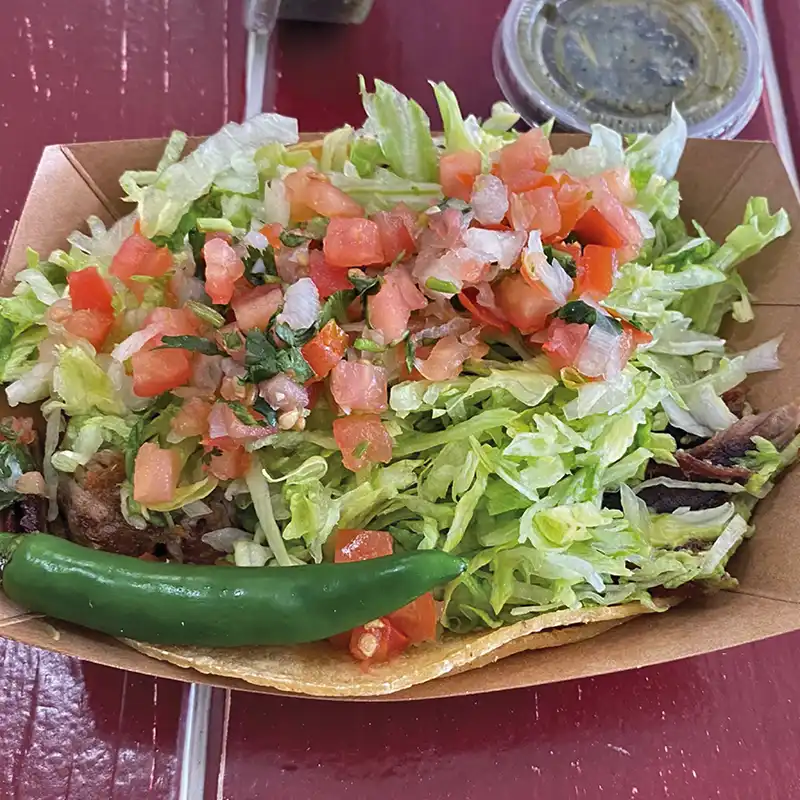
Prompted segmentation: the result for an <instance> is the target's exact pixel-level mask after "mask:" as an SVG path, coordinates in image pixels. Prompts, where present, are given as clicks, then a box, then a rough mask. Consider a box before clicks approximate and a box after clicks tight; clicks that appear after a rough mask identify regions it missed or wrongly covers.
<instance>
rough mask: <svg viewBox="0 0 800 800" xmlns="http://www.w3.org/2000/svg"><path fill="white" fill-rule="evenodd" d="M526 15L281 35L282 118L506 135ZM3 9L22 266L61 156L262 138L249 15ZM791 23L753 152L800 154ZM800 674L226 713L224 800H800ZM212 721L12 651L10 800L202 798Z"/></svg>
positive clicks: (6, 737)
mask: <svg viewBox="0 0 800 800" xmlns="http://www.w3.org/2000/svg"><path fill="white" fill-rule="evenodd" d="M505 5H506V3H505V2H503V1H502V0H461V2H454V0H376V5H375V8H374V10H373V13H372V15H371V17H370V18H369V20H368V21H367V23H366V24H365V25H363V26H362V27H359V28H336V27H327V26H317V25H302V24H286V25H281V26H280V27H279V30H278V33H277V37H276V40H275V43H274V49H273V62H274V63H273V67H274V69H273V73H272V76H271V79H270V85H269V86H268V89H267V93H266V94H267V102H268V104H272V103H274V104H275V105H276V106H277V107H278V108H279V109H280V110H281V111H283V112H284V113H287V114H291V115H296V116H298V117H299V118H300V122H301V126H302V127H303V128H305V129H307V130H321V129H326V128H330V127H333V126H335V125H338V124H340V123H342V122H345V121H351V122H352V121H359V120H360V119H361V116H362V114H361V110H360V107H359V103H358V99H357V78H356V76H357V75H358V73H359V72H362V73H363V74H364V75H366V76H367V77H368V78H370V77H375V76H377V77H382V78H384V79H386V80H389V81H392V82H394V83H396V84H397V85H398V86H399V87H400V88H401V89H403V90H404V91H407V92H410V93H413V94H415V95H417V96H420V97H425V96H426V95H427V89H426V86H425V81H426V79H427V78H434V79H437V80H442V79H443V80H446V81H448V82H449V83H450V85H451V86H452V87H453V88H454V89H455V90H456V91H457V92H458V94H459V98H460V99H461V101H462V107H463V108H464V109H465V111H472V112H475V113H477V114H484V113H486V111H487V110H488V108H489V106H490V104H491V102H492V101H494V100H495V99H497V98H498V96H499V91H498V89H497V86H496V84H495V82H494V79H493V77H492V73H491V65H490V44H491V36H492V33H493V31H494V29H495V27H496V25H497V22H498V20H499V18H500V16H501V14H502V12H503V10H504V7H505ZM755 6H756V8H755V9H754V10H756V11H758V9H759V8H760V3H756V4H755ZM2 7H3V12H4V13H3V21H4V24H3V26H2V29H0V45H2V46H0V75H2V77H3V81H2V83H1V84H0V123H1V124H0V186H1V187H2V192H3V195H2V200H0V242H2V246H4V245H5V242H6V240H7V237H8V234H9V232H10V230H11V227H12V225H13V222H14V220H15V218H16V215H17V213H18V211H19V209H20V208H21V206H22V203H23V201H24V198H25V193H26V190H27V187H28V184H29V182H30V179H31V177H32V174H33V170H34V167H35V164H36V161H37V159H38V157H39V153H40V151H41V148H42V147H43V146H44V145H46V144H52V143H55V142H64V141H88V140H98V139H114V138H133V137H140V136H162V135H165V134H167V133H168V132H169V131H170V129H172V128H173V127H179V128H182V129H183V130H186V131H187V132H189V133H193V134H206V133H210V132H212V131H213V130H214V129H216V128H217V127H219V126H220V125H221V124H222V123H223V122H224V121H226V120H228V119H239V118H240V117H241V114H242V111H243V107H244V45H245V34H244V30H243V28H242V25H241V22H240V20H241V10H240V8H239V4H238V2H237V0H214V1H213V2H212V1H211V0H208V2H203V3H200V2H197V0H70V2H65V0H38V2H35V3H34V2H31V0H3V4H2ZM768 10H769V15H770V16H769V23H770V29H771V31H772V42H773V46H774V51H775V58H776V62H777V65H778V76H777V84H773V88H774V87H775V85H780V86H781V88H782V99H783V103H782V104H781V103H780V102H779V100H780V98H779V97H778V96H776V95H775V94H774V93H773V95H772V96H771V97H769V98H767V99H766V100H765V102H764V103H763V104H762V107H761V108H760V109H759V111H758V113H757V115H756V117H755V118H754V119H753V121H752V122H751V123H750V124H749V125H748V127H747V129H746V131H745V134H744V136H745V137H748V138H770V137H772V138H776V139H777V140H780V141H783V142H784V143H785V144H786V145H787V146H786V147H785V150H786V154H787V156H788V155H789V153H790V151H791V148H792V146H793V147H794V149H795V152H797V153H798V154H800V150H798V145H800V137H798V138H797V139H795V141H794V142H792V141H791V139H790V138H786V135H787V130H788V129H787V127H786V125H785V123H784V120H783V110H782V108H781V105H783V106H784V107H785V111H786V113H787V115H788V117H789V120H790V122H791V123H792V124H791V125H790V126H789V128H792V127H794V128H795V129H796V130H797V129H798V127H797V126H798V123H800V82H798V81H797V79H792V77H791V76H792V74H793V70H796V69H797V68H800V55H798V49H797V48H796V47H794V46H793V42H794V36H793V33H792V31H796V30H797V25H798V24H800V14H798V11H797V4H796V0H770V7H769V9H768ZM781 81H782V85H781ZM426 105H427V107H428V110H429V111H430V106H431V103H430V102H428V103H427V104H426ZM53 202H58V198H53ZM0 249H2V248H1V247H0ZM798 663H800V634H795V635H789V636H784V637H780V638H778V639H774V640H770V641H767V642H763V643H760V644H755V645H748V646H745V647H740V648H737V649H735V650H732V651H730V652H723V653H718V654H714V655H710V656H704V657H701V658H695V659H691V660H687V661H683V662H678V663H673V664H666V665H663V666H660V667H654V668H649V669H643V670H639V671H637V672H625V673H620V674H616V675H609V676H603V677H599V678H593V679H588V680H582V681H571V682H567V683H562V684H557V685H553V686H546V687H540V688H538V689H530V690H520V691H514V692H507V693H503V694H499V695H491V696H485V697H473V698H456V699H450V700H440V701H423V702H414V703H404V704H391V705H385V704H366V703H348V704H342V703H330V702H319V701H308V700H293V699H283V698H274V697H267V696H255V695H249V694H246V693H230V692H223V691H221V690H220V691H216V690H215V691H214V692H213V694H212V697H211V713H210V721H209V728H208V743H207V752H206V753H205V754H201V755H205V756H206V764H205V787H206V792H205V795H206V796H207V797H212V798H213V797H220V798H221V797H224V798H231V799H232V800H233V799H235V800H240V799H247V798H266V797H269V798H272V799H274V800H283V799H284V798H285V799H286V800H289V799H294V798H297V799H298V800H306V798H317V797H319V798H332V799H334V800H335V798H339V797H342V798H343V797H345V796H347V797H351V798H354V800H359V799H360V798H364V799H365V800H367V799H368V800H371V799H372V798H380V799H381V800H394V798H398V799H399V798H404V799H405V798H419V799H420V800H421V799H422V798H437V799H438V798H448V797H453V798H459V800H471V799H472V798H476V799H477V798H480V799H481V800H483V799H484V798H486V797H487V796H489V795H490V794H493V795H495V796H496V797H498V798H529V797H542V798H553V800H562V798H564V799H566V798H587V800H594V799H595V798H600V799H603V798H614V799H615V800H617V799H623V798H631V799H632V800H661V798H673V799H674V798H677V800H690V799H691V800H694V799H695V798H697V800H703V799H704V798H714V797H721V798H726V800H739V799H741V800H750V799H751V798H754V799H756V800H771V799H772V798H774V799H775V800H789V799H790V798H795V797H800V767H798V764H800V758H799V757H800V725H798V724H797V717H798V709H800V678H798V670H797V664H798ZM189 702H190V698H189V688H188V686H186V685H183V684H177V683H173V682H171V681H165V680H157V679H153V678H147V677H142V676H138V675H132V674H128V673H124V672H120V671H115V670H111V669H107V668H103V667H98V666H95V665H92V664H86V663H82V662H79V661H75V660H73V659H68V658H64V657H61V656H58V655H54V654H51V653H46V652H43V651H39V650H35V649H31V648H27V647H24V646H21V645H16V644H12V643H9V642H6V641H5V640H0V800H7V799H8V800H10V799H11V798H15V799H18V800H58V799H60V798H71V799H72V798H74V800H95V799H97V800H102V799H105V798H114V799H115V800H116V799H117V798H136V799H137V800H139V799H140V798H175V797H178V796H179V791H180V790H179V787H180V784H181V761H182V757H183V756H184V755H185V754H186V751H185V749H184V744H185V739H186V736H185V733H186V730H185V724H184V723H185V721H186V710H187V708H188V707H189ZM195 755H197V754H196V753H195ZM200 768H202V762H201V765H200ZM194 777H195V778H196V777H197V776H196V775H195V776H194ZM201 777H202V776H201ZM184 778H185V774H184ZM201 794H202V792H201V791H200V790H195V791H194V792H193V793H190V794H186V795H184V796H186V797H189V798H190V800H194V798H199V797H200V795H201Z"/></svg>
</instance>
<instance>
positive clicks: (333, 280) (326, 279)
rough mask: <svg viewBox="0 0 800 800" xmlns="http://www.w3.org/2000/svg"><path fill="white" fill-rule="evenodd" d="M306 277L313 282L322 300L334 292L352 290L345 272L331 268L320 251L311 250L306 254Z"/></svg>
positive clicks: (337, 268)
mask: <svg viewBox="0 0 800 800" xmlns="http://www.w3.org/2000/svg"><path fill="white" fill-rule="evenodd" d="M308 277H309V278H311V280H312V281H314V286H316V287H317V291H318V292H319V296H320V298H321V299H322V300H325V299H326V298H328V297H330V296H331V295H332V294H335V293H336V292H341V291H345V290H347V289H352V288H353V284H352V283H351V282H350V278H348V277H347V270H344V269H342V268H341V267H332V266H331V265H330V264H329V263H328V262H327V261H326V260H325V256H324V255H323V254H322V251H321V250H311V251H310V252H309V254H308Z"/></svg>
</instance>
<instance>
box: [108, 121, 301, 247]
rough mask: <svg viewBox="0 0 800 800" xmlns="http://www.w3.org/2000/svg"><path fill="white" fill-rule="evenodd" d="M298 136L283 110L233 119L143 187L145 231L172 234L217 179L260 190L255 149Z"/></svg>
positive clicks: (232, 185) (141, 202)
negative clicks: (281, 112) (284, 115)
mask: <svg viewBox="0 0 800 800" xmlns="http://www.w3.org/2000/svg"><path fill="white" fill-rule="evenodd" d="M297 140H298V133H297V120H294V119H290V118H288V117H282V116H280V115H278V114H261V115H259V116H256V117H253V118H251V119H249V120H247V121H246V122H245V123H243V124H241V125H239V124H238V123H235V122H229V123H228V124H227V125H225V126H224V127H223V128H222V129H221V130H220V131H219V132H218V133H216V134H214V135H213V136H211V137H209V138H208V139H206V141H205V142H203V143H202V144H201V145H199V146H198V148H197V149H196V150H194V151H193V152H192V153H190V154H189V155H188V156H186V158H184V159H183V160H182V161H178V162H176V163H174V164H171V165H170V166H168V167H167V168H166V169H164V170H163V172H162V173H161V174H160V175H159V177H158V180H157V181H156V182H155V183H153V184H152V185H150V186H147V187H146V188H145V189H144V190H143V191H142V192H141V194H140V196H139V197H138V198H137V202H138V212H139V219H140V223H141V227H142V233H143V234H144V235H145V236H148V237H153V236H170V235H172V234H173V233H174V232H175V229H176V228H177V227H178V223H179V222H180V221H181V218H182V217H183V215H184V214H185V213H186V212H187V211H189V209H190V208H191V206H192V203H193V202H194V201H195V200H197V199H199V198H200V197H202V196H203V195H205V194H206V193H207V192H208V191H209V189H211V187H212V185H214V184H215V183H217V184H218V185H220V188H226V189H227V190H229V191H241V192H242V193H247V192H248V190H249V191H253V190H254V189H257V188H258V170H257V167H256V164H255V153H256V150H257V149H258V148H259V147H263V146H264V145H265V144H268V143H270V142H278V143H280V144H283V145H287V144H294V143H295V142H296V141H297ZM226 181H227V184H226ZM123 188H125V187H123Z"/></svg>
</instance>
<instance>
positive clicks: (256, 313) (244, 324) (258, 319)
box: [231, 283, 283, 332]
mask: <svg viewBox="0 0 800 800" xmlns="http://www.w3.org/2000/svg"><path fill="white" fill-rule="evenodd" d="M281 305H283V292H282V291H281V290H280V289H279V288H278V287H277V286H272V285H270V284H268V283H266V284H264V285H263V286H256V287H255V288H253V289H250V290H249V291H247V292H245V293H243V294H242V295H240V296H239V297H237V298H235V299H234V300H233V302H232V303H231V307H232V308H233V313H234V314H235V315H236V322H237V323H238V324H239V328H241V330H243V331H245V332H246V331H249V330H253V329H254V328H261V329H262V330H265V329H266V327H267V325H269V321H270V320H271V319H272V317H273V316H274V315H275V313H276V312H277V311H278V309H279V308H280V307H281Z"/></svg>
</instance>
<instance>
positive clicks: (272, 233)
mask: <svg viewBox="0 0 800 800" xmlns="http://www.w3.org/2000/svg"><path fill="white" fill-rule="evenodd" d="M282 231H283V225H281V224H280V223H278V222H268V223H267V224H266V225H265V226H264V227H263V228H262V229H261V235H262V236H266V237H267V241H268V242H269V243H270V244H271V245H272V246H273V247H274V248H275V249H276V250H277V249H278V248H279V247H280V246H281V245H282V242H281V233H282Z"/></svg>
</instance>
